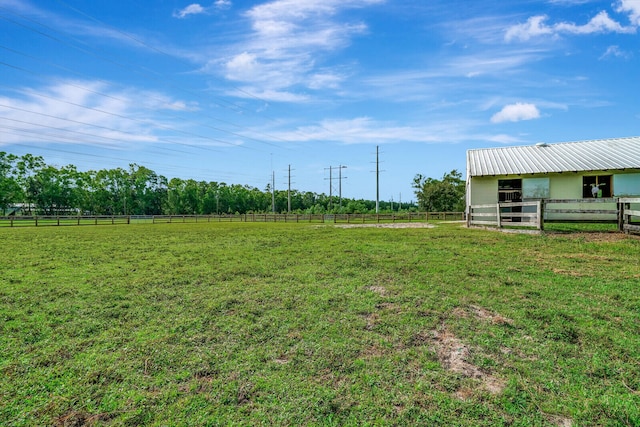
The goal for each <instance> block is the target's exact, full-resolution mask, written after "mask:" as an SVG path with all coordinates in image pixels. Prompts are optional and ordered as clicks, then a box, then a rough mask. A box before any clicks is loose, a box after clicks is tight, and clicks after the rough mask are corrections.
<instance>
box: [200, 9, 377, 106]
mask: <svg viewBox="0 0 640 427" xmlns="http://www.w3.org/2000/svg"><path fill="white" fill-rule="evenodd" d="M383 1H384V0H325V1H322V2H319V1H317V0H275V1H271V2H268V3H264V4H260V5H257V6H254V7H253V8H251V9H249V10H248V11H247V12H246V13H245V16H246V17H247V18H248V20H249V23H250V25H251V29H252V31H251V32H250V33H249V34H248V35H247V37H246V39H245V40H244V41H243V42H241V43H239V44H238V45H237V46H236V47H235V52H234V53H232V54H230V55H229V56H228V57H227V58H225V59H222V60H221V61H218V62H217V63H220V62H221V63H222V65H223V70H224V74H225V77H226V78H227V79H229V80H233V81H239V82H246V83H249V84H251V85H252V86H256V87H260V90H259V91H260V92H263V93H274V94H282V93H287V94H291V93H292V92H293V91H295V90H305V89H311V90H317V89H321V88H333V89H336V88H338V86H339V84H340V82H341V81H342V79H343V77H342V76H343V75H345V73H344V72H343V70H340V71H338V70H336V69H330V68H327V67H324V68H322V69H321V70H319V69H318V68H319V67H320V66H321V65H322V64H321V63H320V61H319V55H320V54H327V53H332V52H335V51H337V50H339V49H343V48H344V47H346V46H348V45H349V44H350V43H351V39H352V38H353V37H354V36H356V35H358V34H362V33H364V32H366V30H367V26H366V25H365V24H364V23H362V22H341V21H340V20H339V19H338V18H336V17H337V16H338V15H339V13H340V12H341V11H342V10H344V9H347V8H361V7H366V6H369V5H373V4H377V3H381V2H383ZM213 69H215V68H214V67H205V68H204V69H203V70H205V71H207V70H213ZM294 88H296V89H294ZM280 99H294V100H299V99H305V100H306V99H308V97H307V96H294V97H284V98H280Z"/></svg>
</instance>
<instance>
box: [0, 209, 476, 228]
mask: <svg viewBox="0 0 640 427" xmlns="http://www.w3.org/2000/svg"><path fill="white" fill-rule="evenodd" d="M461 220H464V212H396V213H389V214H237V215H110V216H108V215H99V216H77V215H75V216H74V215H67V216H65V215H60V216H35V215H34V216H5V217H0V227H28V226H35V227H41V226H71V225H118V224H145V223H147V224H162V223H199V222H200V223H202V222H289V223H305V222H306V223H349V224H351V223H353V224H358V223H359V224H365V223H389V222H415V221H422V222H424V221H461Z"/></svg>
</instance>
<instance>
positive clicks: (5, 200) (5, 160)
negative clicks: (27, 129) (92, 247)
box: [0, 151, 23, 215]
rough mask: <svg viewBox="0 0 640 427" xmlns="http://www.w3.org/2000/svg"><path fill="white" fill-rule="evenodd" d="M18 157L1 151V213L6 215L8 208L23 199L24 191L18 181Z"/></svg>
mask: <svg viewBox="0 0 640 427" xmlns="http://www.w3.org/2000/svg"><path fill="white" fill-rule="evenodd" d="M17 160H18V157H17V156H15V155H13V154H7V153H5V152H4V151H0V212H2V214H3V215H4V214H5V213H6V210H7V208H9V206H10V205H12V204H14V203H19V202H20V201H21V199H22V196H23V195H22V189H21V188H20V184H19V183H18V180H17V179H16V175H15V173H16V169H15V167H16V162H17Z"/></svg>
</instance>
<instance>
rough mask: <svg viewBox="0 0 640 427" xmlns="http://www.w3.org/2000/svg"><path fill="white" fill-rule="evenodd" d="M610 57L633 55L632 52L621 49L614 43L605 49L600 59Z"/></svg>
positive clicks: (624, 57) (626, 57) (628, 56)
mask: <svg viewBox="0 0 640 427" xmlns="http://www.w3.org/2000/svg"><path fill="white" fill-rule="evenodd" d="M610 57H614V58H623V59H628V58H630V57H631V54H630V53H629V52H625V51H624V50H622V49H620V47H619V46H616V45H613V46H609V47H608V48H607V50H606V51H605V53H603V54H602V56H600V58H599V59H601V60H602V59H605V58H610Z"/></svg>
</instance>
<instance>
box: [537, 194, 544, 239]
mask: <svg viewBox="0 0 640 427" xmlns="http://www.w3.org/2000/svg"><path fill="white" fill-rule="evenodd" d="M536 214H537V215H538V230H541V231H542V230H544V200H538V206H536Z"/></svg>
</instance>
